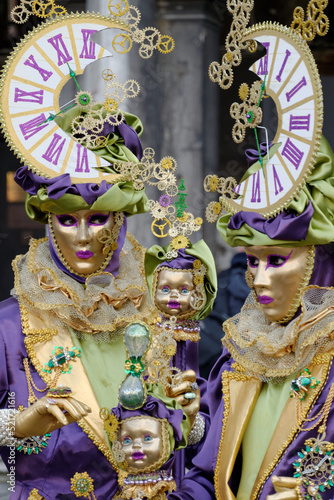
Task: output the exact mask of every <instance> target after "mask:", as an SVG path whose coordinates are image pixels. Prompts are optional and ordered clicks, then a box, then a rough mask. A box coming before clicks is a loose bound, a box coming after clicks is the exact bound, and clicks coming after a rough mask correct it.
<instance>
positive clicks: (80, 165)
mask: <svg viewBox="0 0 334 500" xmlns="http://www.w3.org/2000/svg"><path fill="white" fill-rule="evenodd" d="M81 151H82V156H81V155H80V152H81ZM84 167H85V172H90V169H89V165H88V151H87V149H86V148H84V147H83V146H81V144H78V143H77V166H76V168H75V171H76V172H83V171H84Z"/></svg>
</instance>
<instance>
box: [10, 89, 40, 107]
mask: <svg viewBox="0 0 334 500" xmlns="http://www.w3.org/2000/svg"><path fill="white" fill-rule="evenodd" d="M43 98H44V90H35V91H33V92H26V91H25V90H21V89H19V88H17V87H16V89H15V96H14V102H34V103H36V104H43Z"/></svg>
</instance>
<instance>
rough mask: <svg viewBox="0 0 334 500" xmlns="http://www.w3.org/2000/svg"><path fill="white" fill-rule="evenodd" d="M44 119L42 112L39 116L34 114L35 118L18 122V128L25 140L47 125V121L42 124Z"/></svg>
mask: <svg viewBox="0 0 334 500" xmlns="http://www.w3.org/2000/svg"><path fill="white" fill-rule="evenodd" d="M45 120H46V117H45V115H44V113H43V114H41V115H39V116H36V118H33V119H32V120H29V121H28V122H25V123H20V129H21V132H22V134H23V137H24V138H25V140H27V139H29V138H30V137H32V136H33V135H35V134H37V132H40V131H41V130H42V129H43V128H45V127H47V126H48V124H47V123H45V124H44V125H42V123H43V122H45Z"/></svg>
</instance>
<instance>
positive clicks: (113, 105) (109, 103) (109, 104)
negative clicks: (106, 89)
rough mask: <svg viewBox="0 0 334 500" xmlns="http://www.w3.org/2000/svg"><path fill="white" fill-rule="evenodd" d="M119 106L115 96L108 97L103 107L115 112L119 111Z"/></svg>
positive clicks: (109, 111)
mask: <svg viewBox="0 0 334 500" xmlns="http://www.w3.org/2000/svg"><path fill="white" fill-rule="evenodd" d="M118 106H119V103H118V101H116V99H113V98H109V99H106V100H105V101H104V103H103V107H104V109H105V110H106V111H107V112H108V113H114V112H115V111H117V110H118Z"/></svg>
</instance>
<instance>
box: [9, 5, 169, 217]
mask: <svg viewBox="0 0 334 500" xmlns="http://www.w3.org/2000/svg"><path fill="white" fill-rule="evenodd" d="M108 7H109V11H110V16H109V17H108V16H102V15H99V14H95V13H81V14H78V13H77V14H72V15H70V14H67V13H66V12H65V11H64V8H60V7H59V6H57V5H56V4H55V3H54V2H48V3H47V4H45V5H44V4H43V3H39V2H32V1H29V0H28V1H24V2H21V4H20V5H18V6H17V7H16V8H15V9H13V11H12V19H13V20H14V21H15V22H25V20H26V19H27V18H28V17H29V16H30V15H36V16H38V17H40V18H41V19H43V21H44V22H43V23H42V24H40V25H39V26H37V27H36V28H34V30H33V31H31V32H30V33H28V35H26V36H25V37H24V38H23V39H22V41H21V42H20V43H19V44H18V45H17V47H16V48H15V49H14V51H13V53H12V54H11V55H10V57H9V58H8V60H7V62H6V64H5V66H4V69H3V72H2V77H1V82H0V93H1V101H0V118H1V123H2V131H3V133H4V136H5V139H6V141H7V143H8V145H9V147H10V148H11V149H12V150H13V152H14V154H15V155H16V156H17V157H18V158H19V159H20V161H21V162H22V163H23V164H24V166H25V168H23V169H21V170H20V172H19V175H18V176H17V177H18V181H19V183H20V185H21V186H22V187H23V188H24V189H26V191H27V193H28V200H27V212H28V215H29V216H30V217H32V218H34V219H36V220H39V221H41V222H46V215H45V213H46V212H50V211H53V212H54V213H64V210H65V212H66V211H69V210H70V209H71V210H72V211H74V210H79V209H84V208H92V209H96V210H110V211H123V212H125V213H126V214H127V215H132V214H135V213H141V212H144V211H147V206H146V201H147V199H146V195H145V191H144V189H142V190H141V191H139V190H134V189H133V184H132V179H131V178H130V176H129V175H125V174H120V173H119V172H116V171H115V170H114V163H115V162H123V163H127V162H131V163H132V164H133V163H137V164H138V163H139V160H140V159H141V156H142V149H141V144H140V140H139V137H140V135H141V132H142V125H141V122H140V120H139V119H138V118H137V117H135V116H133V115H130V114H128V113H125V112H123V111H122V109H121V108H122V103H123V101H124V100H125V99H129V98H132V97H135V96H136V95H137V94H138V93H139V90H140V89H139V85H138V83H137V82H135V81H134V80H127V81H126V82H121V81H119V79H118V78H117V76H116V75H115V74H114V73H113V71H112V68H111V69H110V68H108V67H107V68H106V69H105V70H104V71H103V73H102V74H101V80H102V81H103V82H104V85H105V95H104V100H103V101H102V102H96V101H95V100H94V97H93V96H92V94H91V93H89V92H86V91H85V89H81V88H80V86H79V83H78V79H77V77H78V76H79V75H81V74H83V73H84V71H85V70H86V68H87V67H88V66H89V65H90V64H91V63H93V62H94V61H97V60H99V59H101V58H103V57H105V56H110V55H112V53H118V54H126V53H127V52H129V51H130V50H131V48H132V47H133V46H135V45H137V46H138V51H139V54H140V56H141V57H142V58H143V59H147V58H149V57H151V55H152V53H153V51H154V50H155V49H157V50H159V51H160V52H162V53H168V52H170V50H172V49H173V47H174V42H173V40H172V39H171V38H170V37H168V36H163V35H161V34H160V32H159V31H158V30H157V29H155V28H143V29H142V28H140V27H139V25H140V12H139V10H138V9H137V8H135V7H133V6H131V5H129V4H128V2H127V0H123V1H122V2H115V1H113V0H111V1H110V2H109V4H108ZM106 29H108V30H109V31H110V51H109V50H106V49H105V48H104V47H102V46H101V45H99V44H98V43H97V42H95V41H94V34H95V33H97V32H100V31H102V30H106ZM71 79H72V80H73V81H74V83H75V86H76V92H75V93H74V95H73V100H72V101H71V102H69V103H68V104H67V105H65V107H64V108H63V109H61V108H60V105H59V97H60V93H61V91H62V89H63V87H64V85H65V84H66V83H67V82H68V81H69V80H71ZM63 202H64V206H62V204H63Z"/></svg>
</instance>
